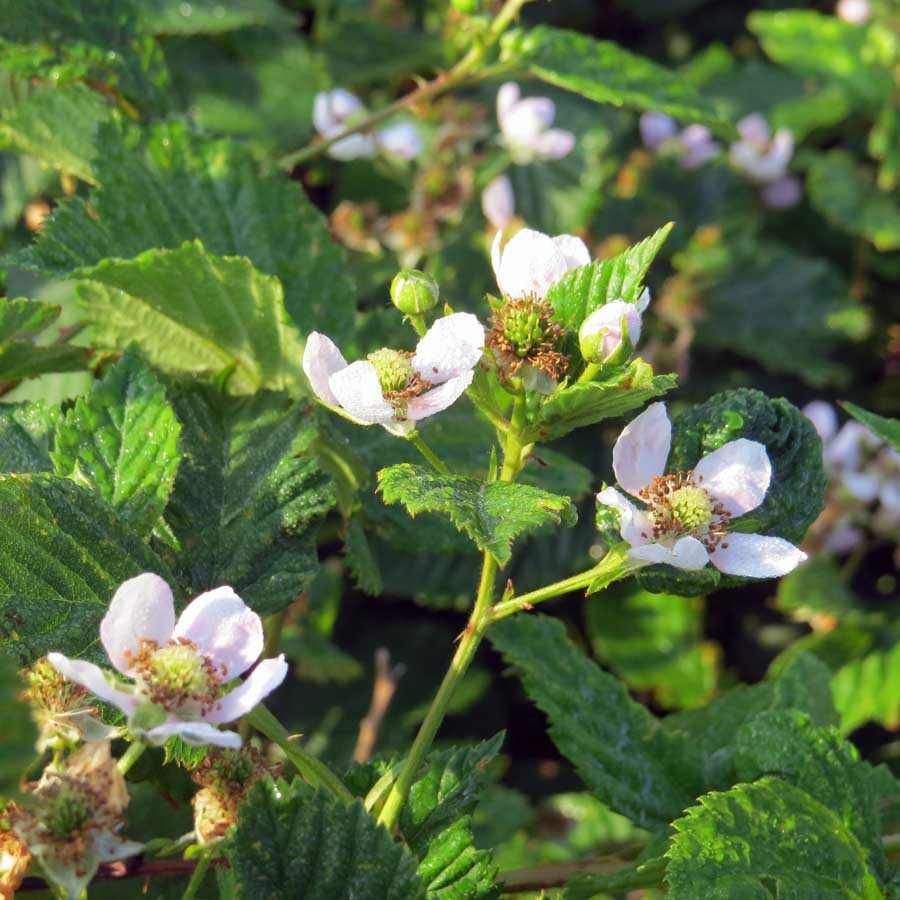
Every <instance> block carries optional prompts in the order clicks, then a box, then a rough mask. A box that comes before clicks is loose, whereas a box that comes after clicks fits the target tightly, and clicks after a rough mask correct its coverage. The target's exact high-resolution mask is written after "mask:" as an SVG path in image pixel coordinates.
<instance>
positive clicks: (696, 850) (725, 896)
mask: <svg viewBox="0 0 900 900" xmlns="http://www.w3.org/2000/svg"><path fill="white" fill-rule="evenodd" d="M675 829H676V831H677V834H676V835H675V837H674V838H673V839H672V845H671V847H670V849H669V851H668V853H667V854H666V855H667V857H668V860H669V865H668V867H667V872H666V881H667V882H668V884H669V894H668V896H669V897H671V900H697V898H698V897H703V898H704V900H736V898H742V900H744V898H746V900H766V898H770V897H772V896H773V891H774V892H775V893H776V894H777V896H779V897H790V898H791V900H880V898H881V897H882V896H883V895H882V893H881V890H880V889H879V887H878V883H877V882H876V881H875V878H874V876H873V875H872V873H871V872H870V871H869V870H868V869H867V867H866V853H865V851H864V850H863V848H862V847H861V846H860V844H859V842H858V841H857V840H856V838H855V837H854V836H853V835H852V834H851V833H850V831H849V829H848V828H847V827H846V826H845V825H844V824H843V823H842V822H841V820H840V819H839V818H838V816H836V815H835V814H834V813H833V812H831V810H829V809H828V808H827V807H825V806H823V805H822V804H821V803H820V802H819V801H818V800H816V799H814V798H813V797H811V796H810V795H809V794H808V793H806V791H803V790H801V789H800V788H798V787H795V786H794V785H792V784H790V783H788V782H786V781H782V780H781V779H780V778H774V777H765V778H761V779H760V780H759V781H757V782H755V783H754V784H739V785H736V786H735V787H734V788H732V789H731V790H730V791H727V792H725V793H713V794H707V795H706V796H704V797H701V798H700V804H699V805H698V806H695V807H693V808H692V809H690V810H688V813H687V815H686V816H685V817H684V818H682V819H679V820H678V821H677V822H675Z"/></svg>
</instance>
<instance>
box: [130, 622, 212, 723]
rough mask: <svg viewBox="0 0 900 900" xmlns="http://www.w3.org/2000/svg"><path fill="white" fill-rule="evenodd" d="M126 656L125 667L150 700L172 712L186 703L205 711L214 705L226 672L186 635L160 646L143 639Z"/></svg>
mask: <svg viewBox="0 0 900 900" xmlns="http://www.w3.org/2000/svg"><path fill="white" fill-rule="evenodd" d="M126 656H127V662H128V667H129V671H130V672H132V673H133V675H134V679H135V681H137V682H138V683H139V684H140V686H141V688H142V689H143V691H144V692H145V693H146V695H147V696H148V697H149V699H150V701H151V702H153V703H157V704H159V705H160V706H162V707H163V709H166V710H169V711H172V712H174V711H177V710H181V709H183V708H184V707H185V706H188V705H190V706H196V707H197V708H198V711H199V713H200V715H206V713H208V712H209V711H210V710H211V709H212V708H213V707H214V706H215V705H216V702H217V701H218V699H219V693H220V691H219V689H220V687H221V685H222V682H223V681H224V680H225V677H226V675H227V674H228V673H227V671H226V669H225V667H224V666H221V667H220V668H218V669H217V668H216V666H215V665H214V664H213V662H212V661H211V660H210V659H209V657H207V656H204V655H203V654H202V653H200V652H198V650H197V647H196V646H195V645H194V643H193V642H192V641H189V640H187V639H186V638H178V639H177V640H170V641H169V642H168V643H167V644H166V645H165V646H163V647H160V645H159V644H158V643H157V642H156V641H149V640H143V641H141V644H140V648H139V649H138V651H137V653H127V654H126Z"/></svg>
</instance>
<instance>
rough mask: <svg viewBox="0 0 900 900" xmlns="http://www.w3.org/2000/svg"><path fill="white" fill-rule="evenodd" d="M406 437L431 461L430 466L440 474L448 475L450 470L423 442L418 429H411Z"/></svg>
mask: <svg viewBox="0 0 900 900" xmlns="http://www.w3.org/2000/svg"><path fill="white" fill-rule="evenodd" d="M406 439H407V440H408V441H409V442H410V443H411V444H412V445H413V447H415V448H416V450H418V451H419V453H421V454H422V456H424V457H425V459H427V460H428V462H429V463H431V466H432V468H433V469H434V470H435V471H436V472H437V473H438V474H440V475H449V474H450V470H449V469H448V468H447V467H446V466H445V465H444V462H443V460H442V459H441V458H440V457H439V456H438V455H437V454H436V453H435V452H434V450H432V449H431V447H429V446H428V444H426V443H425V440H424V439H423V438H422V435H421V434H419V432H418V431H411V432H410V433H409V434H408V435H406Z"/></svg>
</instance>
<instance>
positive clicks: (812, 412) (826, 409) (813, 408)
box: [801, 400, 837, 443]
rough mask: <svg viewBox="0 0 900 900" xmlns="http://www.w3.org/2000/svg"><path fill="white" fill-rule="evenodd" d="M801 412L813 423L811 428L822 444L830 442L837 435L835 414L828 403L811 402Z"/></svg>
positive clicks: (821, 401) (820, 401) (822, 401)
mask: <svg viewBox="0 0 900 900" xmlns="http://www.w3.org/2000/svg"><path fill="white" fill-rule="evenodd" d="M801 412H802V413H803V415H804V416H806V418H807V419H809V421H810V422H812V423H813V427H814V428H815V429H816V431H817V432H818V433H819V437H820V438H822V443H825V442H827V441H830V440H831V439H832V438H833V437H834V436H835V434H837V412H835V409H834V407H833V406H832V405H831V404H830V403H826V402H825V401H824V400H813V401H812V403H807V404H806V406H804V407H803V409H802V410H801Z"/></svg>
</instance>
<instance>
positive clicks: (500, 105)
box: [497, 81, 522, 130]
mask: <svg viewBox="0 0 900 900" xmlns="http://www.w3.org/2000/svg"><path fill="white" fill-rule="evenodd" d="M521 96H522V92H521V91H520V90H519V86H518V85H517V84H516V83H515V82H514V81H507V82H506V83H505V84H501V85H500V90H499V91H497V121H498V122H499V123H500V128H501V130H502V129H503V122H504V121H505V120H506V117H507V116H508V115H509V113H510V111H511V110H512V108H513V107H514V106H515V105H516V104H517V103H518V102H519V98H520V97H521Z"/></svg>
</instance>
